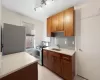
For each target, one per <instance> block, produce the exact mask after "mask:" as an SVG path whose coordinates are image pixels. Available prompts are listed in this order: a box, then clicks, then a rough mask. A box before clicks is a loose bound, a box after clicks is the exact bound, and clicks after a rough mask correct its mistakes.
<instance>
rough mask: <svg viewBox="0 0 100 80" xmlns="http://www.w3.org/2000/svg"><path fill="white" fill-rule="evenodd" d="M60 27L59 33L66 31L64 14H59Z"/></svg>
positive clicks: (58, 28)
mask: <svg viewBox="0 0 100 80" xmlns="http://www.w3.org/2000/svg"><path fill="white" fill-rule="evenodd" d="M57 17H58V18H57V19H58V26H57V27H56V30H57V31H64V14H63V12H60V13H58V14H57Z"/></svg>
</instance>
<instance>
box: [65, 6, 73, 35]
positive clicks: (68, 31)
mask: <svg viewBox="0 0 100 80" xmlns="http://www.w3.org/2000/svg"><path fill="white" fill-rule="evenodd" d="M64 36H74V8H70V9H67V10H65V11H64Z"/></svg>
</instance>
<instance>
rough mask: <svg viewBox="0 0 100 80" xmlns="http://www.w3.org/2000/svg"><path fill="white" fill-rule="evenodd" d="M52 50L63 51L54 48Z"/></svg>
mask: <svg viewBox="0 0 100 80" xmlns="http://www.w3.org/2000/svg"><path fill="white" fill-rule="evenodd" d="M52 50H55V51H61V49H57V48H52Z"/></svg>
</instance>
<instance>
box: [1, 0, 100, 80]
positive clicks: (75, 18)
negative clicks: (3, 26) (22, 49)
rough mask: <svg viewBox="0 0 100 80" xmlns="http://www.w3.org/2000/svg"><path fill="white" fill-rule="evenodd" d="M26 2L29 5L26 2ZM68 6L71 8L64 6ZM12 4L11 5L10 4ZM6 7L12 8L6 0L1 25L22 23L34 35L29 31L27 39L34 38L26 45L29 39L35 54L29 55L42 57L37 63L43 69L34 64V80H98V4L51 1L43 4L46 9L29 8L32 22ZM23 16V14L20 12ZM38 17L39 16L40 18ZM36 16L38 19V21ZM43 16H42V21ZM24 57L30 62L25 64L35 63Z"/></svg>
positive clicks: (99, 11) (93, 2) (95, 1)
mask: <svg viewBox="0 0 100 80" xmlns="http://www.w3.org/2000/svg"><path fill="white" fill-rule="evenodd" d="M26 2H27V3H30V2H28V1H27V0H26ZM68 2H69V3H73V4H69V5H68ZM12 3H13V4H14V2H13V1H12ZM16 3H17V2H16ZM7 4H9V5H10V6H13V5H11V4H10V3H6V0H5V1H4V2H3V8H2V23H8V24H14V25H17V26H23V22H26V23H28V24H29V23H31V24H32V26H33V28H34V30H35V31H34V30H32V29H33V28H32V29H31V31H30V33H32V34H31V35H27V36H29V37H32V38H34V41H33V46H32V45H31V44H30V43H31V41H30V40H31V39H29V43H28V44H29V45H28V48H29V49H30V48H34V49H35V51H36V52H32V53H31V55H33V54H34V53H37V52H38V53H37V54H38V55H39V53H40V54H42V56H40V55H39V56H40V57H39V58H38V59H40V61H41V62H42V65H43V66H41V65H38V64H36V65H38V68H37V67H36V65H35V64H34V65H35V70H38V73H37V71H36V72H35V73H36V74H37V75H38V79H35V77H34V79H35V80H99V79H100V77H99V73H100V71H99V67H100V64H99V59H100V55H99V53H100V49H99V47H100V45H99V44H100V42H99V41H100V38H99V34H100V31H99V30H100V28H99V25H100V23H99V19H100V18H99V17H100V6H99V4H100V1H98V0H92V1H89V0H88V1H81V2H78V0H76V3H75V2H74V0H73V1H72V2H70V1H65V3H64V0H63V1H60V0H58V1H57V0H56V1H53V2H52V3H51V4H47V5H48V6H47V5H46V7H42V9H40V8H37V7H36V8H33V10H34V15H35V16H33V17H34V19H30V17H31V16H30V17H29V18H27V16H29V14H28V13H27V15H26V16H23V15H22V13H21V12H18V11H17V10H19V9H17V8H15V7H13V9H15V10H16V12H14V11H13V10H12V9H11V7H10V6H9V7H8V6H7ZM58 4H59V5H60V7H61V8H60V7H59V5H58ZM17 5H19V7H21V6H20V5H21V4H20V2H19V3H17ZM62 5H63V6H62ZM65 5H68V6H65ZM15 6H16V5H15ZM22 6H24V7H25V5H22ZM28 6H29V5H28ZM55 6H56V7H55ZM51 7H52V8H51ZM57 7H58V8H57ZM8 8H9V9H10V10H9V9H8ZM22 9H24V8H22ZM22 9H21V10H22ZM28 9H29V7H27V8H26V10H27V11H28ZM19 11H20V10H19ZM17 12H18V13H17ZM23 13H25V12H24V11H23ZM35 13H36V14H35ZM39 13H41V16H40V14H39ZM47 13H48V14H47ZM30 14H31V13H30ZM32 14H33V13H32ZM36 15H38V17H37V16H36ZM43 15H46V16H44V17H43ZM15 16H16V17H15ZM13 18H14V20H13ZM35 19H37V20H35ZM41 19H42V21H41ZM24 26H25V25H24ZM21 32H22V31H21ZM43 43H44V44H43ZM40 47H41V48H40ZM30 50H31V49H30ZM32 50H33V49H32ZM37 50H38V51H37ZM27 53H30V52H27ZM23 54H24V53H22V55H23ZM11 55H15V54H11ZM22 55H21V54H20V55H19V56H20V57H19V60H21V59H20V58H23V56H22ZM6 56H8V55H6ZM6 56H5V57H6ZM15 56H18V55H15ZM21 56H22V57H21ZM26 56H28V57H29V58H30V62H29V63H37V62H38V59H37V58H36V59H35V58H34V59H33V58H32V57H31V56H30V55H27V54H26ZM33 56H34V55H33ZM3 57H4V56H3ZM3 57H2V58H3ZM35 57H36V56H35ZM9 58H10V57H9ZM12 59H13V58H12ZM31 59H32V60H31ZM16 60H17V58H16ZM16 60H14V61H16ZM25 60H26V58H25V57H24V58H23V60H22V61H23V63H24V61H25ZM5 61H7V60H5ZM31 61H32V62H31ZM8 62H9V61H8ZM17 63H18V62H17ZM29 63H26V64H23V65H26V66H28V65H27V64H29ZM5 64H6V62H5ZM17 65H19V64H17ZM9 67H13V66H9ZM9 67H8V68H9ZM17 67H18V66H17ZM24 67H25V66H24ZM5 68H6V67H5ZM8 68H7V69H8ZM20 68H21V67H20ZM12 69H13V68H12ZM21 69H23V68H21ZM29 69H31V68H29ZM18 71H20V70H18ZM5 72H6V71H5ZM15 72H16V71H14V72H12V74H13V73H15ZM29 72H30V73H32V74H34V73H33V72H32V71H31V70H29ZM1 73H2V64H1ZM10 75H11V74H10ZM23 75H26V73H25V74H24V73H23ZM5 77H6V76H5ZM29 77H31V78H33V77H32V75H30V76H28V74H27V78H29ZM27 78H26V80H27ZM1 80H2V79H1ZM4 80H6V79H4ZM19 80H20V79H19ZM30 80H31V79H30ZM32 80H33V79H32Z"/></svg>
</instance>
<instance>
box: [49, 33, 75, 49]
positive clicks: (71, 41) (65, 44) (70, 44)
mask: <svg viewBox="0 0 100 80" xmlns="http://www.w3.org/2000/svg"><path fill="white" fill-rule="evenodd" d="M50 42H51V46H56V45H57V44H59V45H60V47H61V48H67V49H73V50H75V37H74V36H72V37H64V36H62V33H57V34H56V36H55V37H51V38H50Z"/></svg>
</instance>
